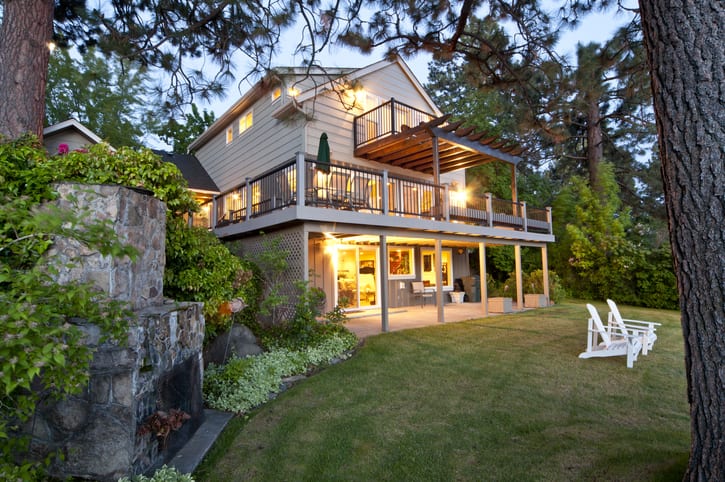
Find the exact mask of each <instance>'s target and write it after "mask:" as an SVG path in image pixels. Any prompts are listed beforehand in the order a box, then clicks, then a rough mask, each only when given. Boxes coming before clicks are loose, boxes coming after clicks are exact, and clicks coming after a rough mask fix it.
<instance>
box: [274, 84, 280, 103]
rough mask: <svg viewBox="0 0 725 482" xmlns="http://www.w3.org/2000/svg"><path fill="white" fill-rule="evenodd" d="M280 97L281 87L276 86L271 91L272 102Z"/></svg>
mask: <svg viewBox="0 0 725 482" xmlns="http://www.w3.org/2000/svg"><path fill="white" fill-rule="evenodd" d="M280 97H282V89H281V88H280V87H276V88H275V89H274V90H273V91H272V102H274V101H275V100H277V99H279V98H280Z"/></svg>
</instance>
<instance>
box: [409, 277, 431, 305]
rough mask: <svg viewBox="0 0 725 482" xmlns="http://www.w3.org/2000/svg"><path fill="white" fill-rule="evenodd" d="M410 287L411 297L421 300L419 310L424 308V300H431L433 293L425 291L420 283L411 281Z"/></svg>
mask: <svg viewBox="0 0 725 482" xmlns="http://www.w3.org/2000/svg"><path fill="white" fill-rule="evenodd" d="M410 287H411V288H412V290H413V296H415V297H416V298H420V299H421V303H420V306H421V308H422V307H423V306H425V300H426V298H430V299H431V300H432V299H433V293H431V292H428V291H426V290H425V285H424V284H423V282H422V281H412V282H411V283H410Z"/></svg>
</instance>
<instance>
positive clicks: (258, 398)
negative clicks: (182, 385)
mask: <svg viewBox="0 0 725 482" xmlns="http://www.w3.org/2000/svg"><path fill="white" fill-rule="evenodd" d="M356 344H357V338H356V337H355V335H354V334H352V333H349V332H348V333H347V334H342V333H335V334H332V335H329V336H327V337H325V338H324V339H323V340H321V341H320V342H319V343H317V344H315V345H311V346H309V347H307V348H303V349H300V350H290V349H287V348H275V349H272V350H270V351H268V352H265V353H263V354H261V355H257V356H254V357H249V358H241V359H240V358H233V359H232V360H230V361H229V363H227V364H226V365H223V366H216V365H213V364H212V365H209V368H208V369H207V370H206V372H205V373H204V398H205V400H206V403H207V404H208V405H209V406H210V407H212V408H215V409H218V410H226V411H229V412H235V413H244V412H247V411H249V410H251V409H252V408H254V407H256V406H258V405H261V404H262V403H264V402H266V401H267V400H268V399H269V397H270V395H272V394H274V393H277V392H279V391H280V387H281V385H282V379H283V378H284V377H287V376H292V375H299V374H302V373H305V372H306V371H307V370H308V369H309V368H310V367H312V366H319V365H324V364H327V363H330V362H331V361H332V360H333V359H335V358H339V357H341V356H343V355H344V353H345V352H347V351H349V350H351V349H352V348H354V347H355V345H356Z"/></svg>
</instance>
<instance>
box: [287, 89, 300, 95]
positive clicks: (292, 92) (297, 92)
mask: <svg viewBox="0 0 725 482" xmlns="http://www.w3.org/2000/svg"><path fill="white" fill-rule="evenodd" d="M287 94H288V95H289V96H290V97H297V96H298V95H300V90H299V89H298V88H297V87H290V88H289V89H287Z"/></svg>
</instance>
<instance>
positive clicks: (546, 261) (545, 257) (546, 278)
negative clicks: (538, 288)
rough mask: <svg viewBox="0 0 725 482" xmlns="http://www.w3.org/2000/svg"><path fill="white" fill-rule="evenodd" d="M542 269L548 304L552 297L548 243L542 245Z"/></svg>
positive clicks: (545, 296)
mask: <svg viewBox="0 0 725 482" xmlns="http://www.w3.org/2000/svg"><path fill="white" fill-rule="evenodd" d="M541 271H542V272H543V274H542V282H543V283H544V298H545V299H546V306H550V305H551V298H550V293H549V257H548V252H547V249H546V245H543V246H542V247H541Z"/></svg>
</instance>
